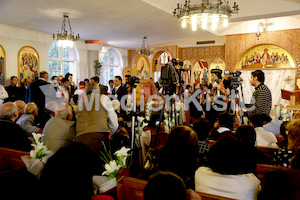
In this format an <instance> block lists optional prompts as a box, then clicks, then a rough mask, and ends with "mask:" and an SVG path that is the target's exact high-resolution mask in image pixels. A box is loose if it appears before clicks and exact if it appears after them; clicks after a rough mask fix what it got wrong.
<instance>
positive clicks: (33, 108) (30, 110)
mask: <svg viewBox="0 0 300 200" xmlns="http://www.w3.org/2000/svg"><path fill="white" fill-rule="evenodd" d="M24 110H25V114H28V115H33V116H34V117H36V116H38V107H37V105H36V104H35V103H33V102H29V103H27V104H26V106H25V108H24Z"/></svg>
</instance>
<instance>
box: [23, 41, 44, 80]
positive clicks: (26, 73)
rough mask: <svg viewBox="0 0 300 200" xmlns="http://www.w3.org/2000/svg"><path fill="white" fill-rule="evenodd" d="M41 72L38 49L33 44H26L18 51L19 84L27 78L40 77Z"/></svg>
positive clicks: (34, 78)
mask: <svg viewBox="0 0 300 200" xmlns="http://www.w3.org/2000/svg"><path fill="white" fill-rule="evenodd" d="M39 72H40V58H39V54H38V52H37V50H36V49H35V48H33V47H31V46H24V47H22V48H21V49H20V50H19V52H18V74H19V84H20V85H21V82H23V81H24V80H25V79H26V78H31V80H36V79H38V74H39Z"/></svg>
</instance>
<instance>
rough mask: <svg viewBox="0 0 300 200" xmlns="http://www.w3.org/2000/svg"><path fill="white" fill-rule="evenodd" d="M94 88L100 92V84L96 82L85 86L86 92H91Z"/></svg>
mask: <svg viewBox="0 0 300 200" xmlns="http://www.w3.org/2000/svg"><path fill="white" fill-rule="evenodd" d="M93 90H98V92H100V88H99V85H98V84H97V83H95V82H91V83H89V84H87V85H86V86H85V92H86V94H91V93H92V92H93Z"/></svg>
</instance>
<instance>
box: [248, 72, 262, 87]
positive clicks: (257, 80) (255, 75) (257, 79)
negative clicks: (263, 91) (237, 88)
mask: <svg viewBox="0 0 300 200" xmlns="http://www.w3.org/2000/svg"><path fill="white" fill-rule="evenodd" d="M264 82H265V73H264V72H263V71H261V70H255V71H253V72H251V79H250V84H251V85H252V86H255V87H257V86H258V85H259V84H261V83H264Z"/></svg>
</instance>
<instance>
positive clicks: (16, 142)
mask: <svg viewBox="0 0 300 200" xmlns="http://www.w3.org/2000/svg"><path fill="white" fill-rule="evenodd" d="M18 117H19V111H18V107H17V106H16V105H15V104H14V103H13V102H7V103H5V104H3V105H2V106H1V107H0V118H1V119H0V127H1V131H0V137H1V140H0V146H1V147H6V148H10V149H17V150H21V151H30V150H31V144H30V141H29V139H28V137H27V135H26V133H25V132H24V131H23V130H22V128H21V127H20V126H19V125H18V124H16V122H15V121H16V120H17V119H18Z"/></svg>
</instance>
